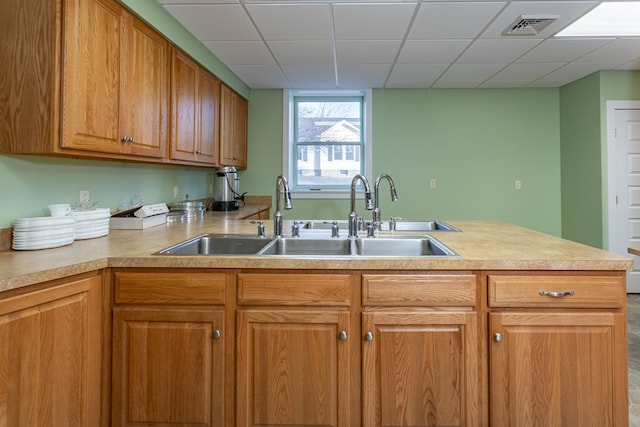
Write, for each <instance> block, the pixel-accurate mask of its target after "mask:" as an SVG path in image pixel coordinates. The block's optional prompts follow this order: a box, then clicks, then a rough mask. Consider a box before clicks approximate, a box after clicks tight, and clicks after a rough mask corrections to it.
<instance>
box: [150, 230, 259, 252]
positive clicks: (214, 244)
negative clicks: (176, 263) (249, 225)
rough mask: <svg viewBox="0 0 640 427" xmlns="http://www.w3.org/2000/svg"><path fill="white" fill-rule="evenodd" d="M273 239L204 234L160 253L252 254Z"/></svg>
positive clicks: (239, 235)
mask: <svg viewBox="0 0 640 427" xmlns="http://www.w3.org/2000/svg"><path fill="white" fill-rule="evenodd" d="M270 242H271V239H269V238H264V237H257V236H248V235H242V234H203V235H201V236H198V237H194V238H193V239H190V240H187V241H186V242H182V243H178V244H177V245H174V246H171V247H169V248H166V249H163V250H161V251H160V252H158V253H157V254H158V255H252V254H257V253H258V252H259V251H260V249H262V248H264V247H265V245H267V244H268V243H270Z"/></svg>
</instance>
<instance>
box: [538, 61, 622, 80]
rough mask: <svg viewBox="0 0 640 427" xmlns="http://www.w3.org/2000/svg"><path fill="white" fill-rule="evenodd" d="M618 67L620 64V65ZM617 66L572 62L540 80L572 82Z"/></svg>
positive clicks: (601, 63) (613, 64) (612, 64)
mask: <svg viewBox="0 0 640 427" xmlns="http://www.w3.org/2000/svg"><path fill="white" fill-rule="evenodd" d="M618 65H620V64H619V63H618ZM615 66H616V64H615V63H611V64H607V63H603V62H572V63H569V64H567V65H565V66H564V67H561V68H558V69H557V70H555V71H553V72H551V73H549V74H547V75H546V76H544V77H543V78H542V79H540V80H565V81H567V82H570V81H574V80H577V79H580V78H582V77H585V76H588V75H589V74H591V73H594V72H596V71H598V70H601V69H607V68H609V67H615ZM609 69H610V68H609Z"/></svg>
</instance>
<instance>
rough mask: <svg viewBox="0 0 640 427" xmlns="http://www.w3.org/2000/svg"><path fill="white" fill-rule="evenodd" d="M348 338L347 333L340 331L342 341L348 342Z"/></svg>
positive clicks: (339, 336)
mask: <svg viewBox="0 0 640 427" xmlns="http://www.w3.org/2000/svg"><path fill="white" fill-rule="evenodd" d="M347 337H348V335H347V331H340V334H339V335H338V338H339V339H340V341H344V340H346V339H347Z"/></svg>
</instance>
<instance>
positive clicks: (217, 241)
mask: <svg viewBox="0 0 640 427" xmlns="http://www.w3.org/2000/svg"><path fill="white" fill-rule="evenodd" d="M156 255H257V256H263V255H280V256H287V255H288V256H310V257H335V256H342V257H353V258H356V257H366V256H375V257H381V256H382V257H422V256H455V255H456V253H455V252H454V251H452V250H451V249H449V248H448V247H447V246H445V245H444V244H442V243H441V242H440V241H438V240H437V239H435V238H433V237H431V236H399V235H396V236H393V237H371V238H369V237H366V238H365V237H361V238H356V239H348V238H328V237H321V238H304V237H302V238H301V237H281V238H267V237H257V236H249V235H235V234H203V235H200V236H198V237H194V238H193V239H189V240H187V241H185V242H181V243H178V244H177V245H174V246H171V247H168V248H166V249H163V250H161V251H160V252H157V253H156Z"/></svg>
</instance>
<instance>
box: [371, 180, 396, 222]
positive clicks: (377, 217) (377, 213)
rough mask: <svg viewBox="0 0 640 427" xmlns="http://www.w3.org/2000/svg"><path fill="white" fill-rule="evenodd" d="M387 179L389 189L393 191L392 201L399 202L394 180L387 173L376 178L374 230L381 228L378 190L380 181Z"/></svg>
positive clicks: (374, 188) (374, 189) (374, 187)
mask: <svg viewBox="0 0 640 427" xmlns="http://www.w3.org/2000/svg"><path fill="white" fill-rule="evenodd" d="M383 179H386V180H387V181H388V182H389V189H390V190H391V201H392V202H397V201H398V193H396V185H395V184H394V183H393V178H391V177H390V176H389V175H387V174H386V173H383V174H381V175H380V176H378V178H376V182H375V184H374V186H373V221H372V224H373V227H374V229H379V227H380V221H381V220H380V202H379V201H378V188H379V187H380V181H382V180H383Z"/></svg>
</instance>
